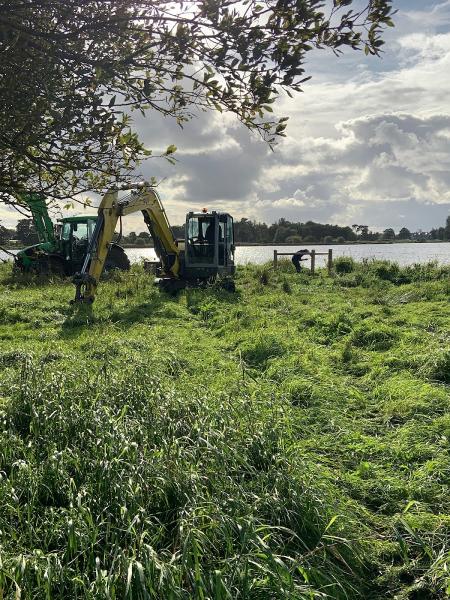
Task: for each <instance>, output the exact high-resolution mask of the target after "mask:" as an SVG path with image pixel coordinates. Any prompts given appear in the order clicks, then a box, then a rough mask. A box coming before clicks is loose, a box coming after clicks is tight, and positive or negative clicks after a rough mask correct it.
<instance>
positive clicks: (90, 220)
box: [15, 193, 130, 276]
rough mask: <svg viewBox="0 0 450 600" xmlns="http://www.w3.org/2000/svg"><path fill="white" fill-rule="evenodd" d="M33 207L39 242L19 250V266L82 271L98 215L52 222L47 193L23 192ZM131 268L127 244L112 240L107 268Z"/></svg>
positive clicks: (26, 269)
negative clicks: (126, 248)
mask: <svg viewBox="0 0 450 600" xmlns="http://www.w3.org/2000/svg"><path fill="white" fill-rule="evenodd" d="M20 199H21V200H22V202H23V203H24V204H26V205H27V206H28V208H29V209H30V212H31V215H32V218H33V223H34V226H35V228H36V232H37V234H38V237H39V243H38V244H34V245H33V246H28V247H27V248H24V249H22V250H19V252H18V253H17V255H16V257H15V267H16V268H18V269H19V270H20V271H22V272H28V273H30V272H32V273H37V274H55V275H60V276H63V275H73V274H74V273H76V272H78V271H80V269H81V267H82V265H83V262H84V257H85V254H86V250H87V247H88V245H89V242H90V240H91V237H92V233H93V231H94V229H95V225H96V223H97V219H98V215H89V216H76V217H65V218H62V219H58V221H57V223H56V225H55V224H54V223H53V222H52V220H51V218H50V216H49V214H48V209H47V204H46V201H45V197H44V196H43V195H42V194H38V193H28V194H21V196H20ZM114 268H116V269H121V270H127V269H129V268H130V262H129V260H128V257H127V255H126V254H125V252H124V250H123V248H122V247H121V246H119V245H118V244H116V243H114V242H112V243H111V244H110V247H109V251H108V256H107V258H106V263H105V270H110V269H114Z"/></svg>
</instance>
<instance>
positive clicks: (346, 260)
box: [333, 256, 355, 274]
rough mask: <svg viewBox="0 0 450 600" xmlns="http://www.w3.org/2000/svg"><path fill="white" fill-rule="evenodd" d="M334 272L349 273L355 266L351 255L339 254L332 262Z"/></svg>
mask: <svg viewBox="0 0 450 600" xmlns="http://www.w3.org/2000/svg"><path fill="white" fill-rule="evenodd" d="M333 268H334V270H335V272H336V273H339V274H341V273H351V272H352V271H353V270H354V268H355V261H354V260H353V258H351V256H339V257H338V258H336V259H335V261H334V263H333Z"/></svg>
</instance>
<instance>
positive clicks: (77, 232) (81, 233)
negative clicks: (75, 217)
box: [72, 223, 87, 240]
mask: <svg viewBox="0 0 450 600" xmlns="http://www.w3.org/2000/svg"><path fill="white" fill-rule="evenodd" d="M72 231H73V233H72V235H73V237H74V239H76V240H87V223H74V224H73V230H72Z"/></svg>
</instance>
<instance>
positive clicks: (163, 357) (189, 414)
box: [0, 263, 450, 600]
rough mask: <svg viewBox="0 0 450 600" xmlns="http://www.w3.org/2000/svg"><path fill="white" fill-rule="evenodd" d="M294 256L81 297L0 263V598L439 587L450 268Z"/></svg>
mask: <svg viewBox="0 0 450 600" xmlns="http://www.w3.org/2000/svg"><path fill="white" fill-rule="evenodd" d="M288 266H289V265H287V266H286V269H280V270H277V271H273V270H272V271H269V269H268V266H266V267H254V266H246V267H243V268H241V269H239V270H238V274H237V280H236V285H237V292H236V293H229V292H226V291H224V290H223V289H219V288H218V287H216V286H207V287H205V288H204V289H195V290H194V289H192V290H186V291H185V292H182V293H180V294H179V295H178V296H176V297H167V296H165V295H162V294H160V293H159V292H158V291H157V290H156V289H155V288H154V286H153V283H152V278H151V276H149V275H147V274H146V273H145V272H144V270H143V269H142V268H141V267H136V266H134V267H133V268H132V270H131V271H130V272H129V273H120V274H116V275H115V276H114V277H111V278H110V279H108V280H107V281H105V282H104V283H103V284H102V289H101V293H100V294H99V295H98V299H97V302H96V304H95V305H94V306H93V307H81V308H72V307H70V306H69V304H68V301H69V300H70V299H71V298H72V295H73V289H72V287H73V286H72V285H71V283H70V282H64V281H58V282H54V283H52V282H45V281H43V280H42V279H41V280H39V279H35V278H20V277H12V276H11V275H10V273H9V271H7V269H8V267H2V269H1V270H0V278H1V283H2V287H1V288H0V290H1V291H0V310H1V325H0V339H1V350H0V423H1V427H0V531H1V540H0V557H1V567H0V592H1V595H3V597H4V598H14V597H18V595H21V597H22V598H77V597H78V598H92V599H94V598H95V599H96V600H97V599H103V598H104V599H105V600H106V599H107V598H114V597H115V598H154V599H155V600H156V599H158V600H159V599H160V598H164V599H165V598H173V599H176V600H184V599H188V598H203V599H205V600H206V598H211V600H219V599H223V598H240V597H242V598H244V597H246V598H248V599H249V600H254V599H255V600H256V599H258V600H259V599H264V600H265V599H266V598H270V599H272V598H274V599H280V600H281V599H283V600H284V599H285V598H295V599H296V600H297V599H299V600H311V599H312V598H316V599H326V598H329V599H330V600H331V599H332V600H338V599H339V600H340V599H342V600H344V598H345V599H348V598H351V599H352V600H353V599H355V600H357V599H358V598H361V599H368V600H369V599H370V600H384V599H385V598H399V599H400V598H401V599H404V600H413V599H415V600H417V599H420V598H445V597H446V593H447V592H446V590H447V588H448V585H449V581H448V559H447V557H448V553H449V552H450V544H449V539H450V537H449V535H450V518H449V516H448V515H449V514H450V489H449V473H450V459H449V455H448V440H449V439H450V417H449V414H450V393H449V390H448V385H447V383H448V378H447V376H448V366H449V362H450V361H449V358H448V356H449V348H448V329H449V327H450V318H449V316H448V310H447V309H448V294H449V289H448V283H447V278H446V277H445V276H444V275H445V273H447V271H448V268H446V267H445V268H444V267H437V266H436V265H432V264H431V265H426V266H420V267H419V266H416V267H410V268H400V267H398V268H397V270H395V269H394V268H393V267H389V268H386V265H384V264H383V265H380V264H376V263H367V264H359V263H356V264H355V265H354V271H353V272H351V273H343V274H337V275H336V276H335V277H333V278H330V277H328V276H327V275H326V274H325V273H323V272H321V271H320V270H319V272H318V274H317V276H316V277H310V276H308V275H305V276H303V275H302V276H298V275H297V274H296V273H294V272H293V270H289V268H288ZM290 267H292V265H290ZM266 269H267V272H269V273H270V280H269V283H268V284H267V285H262V284H261V282H260V277H261V273H262V272H264V271H265V270H266ZM386 272H388V273H391V272H392V273H394V272H395V276H393V277H392V280H390V279H385V273H386ZM350 277H352V278H353V282H354V287H352V288H348V287H347V286H346V285H341V283H342V282H343V281H347V280H348V278H350ZM402 281H407V282H405V283H402ZM287 285H288V286H289V289H290V292H291V293H289V292H288V293H287V292H286V286H287ZM380 297H382V299H383V302H380ZM447 595H448V594H447Z"/></svg>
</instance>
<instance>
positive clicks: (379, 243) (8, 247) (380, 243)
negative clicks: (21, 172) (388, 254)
mask: <svg viewBox="0 0 450 600" xmlns="http://www.w3.org/2000/svg"><path fill="white" fill-rule="evenodd" d="M449 242H450V240H392V241H385V240H378V241H377V240H373V241H371V240H364V241H362V240H355V241H345V242H330V243H328V242H295V243H292V242H277V243H273V242H270V243H269V242H236V243H235V246H236V247H237V248H238V247H239V248H241V247H245V246H255V247H257V246H259V247H267V248H277V247H280V246H290V247H297V246H298V247H300V246H367V245H372V246H386V245H397V244H448V243H449ZM30 245H31V244H30ZM120 246H122V248H125V249H126V250H132V249H133V248H135V249H136V250H147V249H152V248H154V245H153V244H139V245H137V244H120ZM27 247H28V246H11V245H9V244H2V245H1V246H0V250H2V249H4V250H17V251H19V250H23V249H24V248H27Z"/></svg>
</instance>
